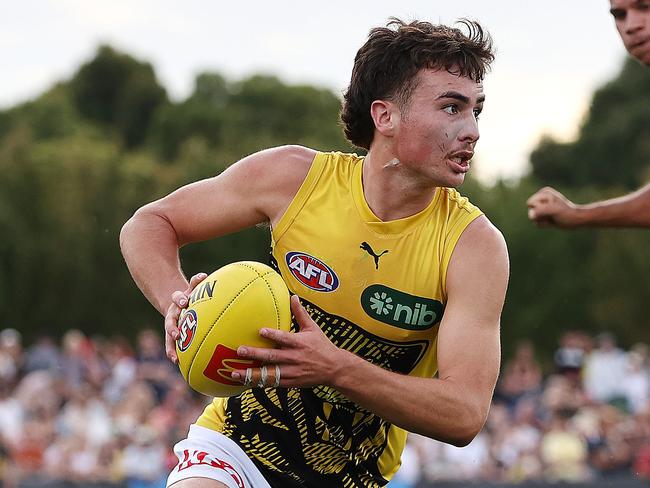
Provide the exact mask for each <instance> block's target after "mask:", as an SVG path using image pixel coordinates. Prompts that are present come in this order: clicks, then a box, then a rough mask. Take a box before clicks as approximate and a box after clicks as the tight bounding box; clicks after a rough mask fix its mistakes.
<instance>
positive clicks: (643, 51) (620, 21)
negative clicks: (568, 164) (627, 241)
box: [528, 0, 650, 228]
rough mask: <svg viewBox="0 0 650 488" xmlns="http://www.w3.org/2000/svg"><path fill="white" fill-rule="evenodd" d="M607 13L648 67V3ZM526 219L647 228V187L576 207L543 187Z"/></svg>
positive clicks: (616, 2) (620, 1)
mask: <svg viewBox="0 0 650 488" xmlns="http://www.w3.org/2000/svg"><path fill="white" fill-rule="evenodd" d="M610 6H611V8H610V12H611V14H612V16H613V17H614V22H615V23H616V28H617V29H618V33H619V34H620V36H621V39H622V40H623V44H624V45H625V49H627V50H628V52H629V53H630V54H631V55H632V56H634V57H635V58H637V59H638V60H639V61H640V62H641V63H643V64H645V65H646V66H650V0H610ZM528 217H529V218H530V219H531V220H532V221H534V222H535V223H537V224H540V225H541V226H545V225H552V226H557V227H563V228H573V227H650V184H649V185H645V186H644V187H642V188H641V189H639V190H637V191H635V192H633V193H630V194H628V195H624V196H622V197H619V198H613V199H611V200H602V201H598V202H593V203H588V204H586V205H576V204H575V203H573V202H572V201H571V200H569V199H568V198H566V197H565V196H564V195H563V194H562V193H560V192H559V191H557V190H556V189H554V188H551V187H545V188H542V189H541V190H539V191H538V192H537V193H535V194H534V195H533V196H531V197H530V198H529V199H528Z"/></svg>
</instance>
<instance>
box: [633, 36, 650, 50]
mask: <svg viewBox="0 0 650 488" xmlns="http://www.w3.org/2000/svg"><path fill="white" fill-rule="evenodd" d="M649 40H650V38H646V39H641V40H638V41H635V42H634V43H632V44H630V52H631V53H632V54H634V52H638V51H640V50H643V49H644V48H645V47H647V44H648V41H649Z"/></svg>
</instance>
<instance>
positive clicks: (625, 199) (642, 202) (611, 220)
mask: <svg viewBox="0 0 650 488" xmlns="http://www.w3.org/2000/svg"><path fill="white" fill-rule="evenodd" d="M575 212H576V217H577V221H578V224H577V225H579V226H585V227H588V226H594V227H650V185H646V186H644V187H643V188H641V189H639V190H637V191H636V192H634V193H630V194H629V195H625V196H622V197H618V198H612V199H611V200H603V201H600V202H594V203H588V204H585V205H577V207H576V210H575Z"/></svg>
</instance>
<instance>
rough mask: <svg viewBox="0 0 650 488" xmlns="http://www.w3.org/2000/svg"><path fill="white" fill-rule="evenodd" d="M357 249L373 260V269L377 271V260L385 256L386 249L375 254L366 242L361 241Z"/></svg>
mask: <svg viewBox="0 0 650 488" xmlns="http://www.w3.org/2000/svg"><path fill="white" fill-rule="evenodd" d="M359 247H360V248H361V249H363V250H364V251H366V252H367V253H368V254H370V255H371V256H372V258H373V259H374V260H375V269H379V258H380V257H382V256H383V255H384V254H387V253H388V249H386V250H385V251H382V252H381V253H379V254H377V253H376V252H375V251H373V249H372V247H370V244H368V243H367V242H366V241H363V242H362V243H361V245H360V246H359Z"/></svg>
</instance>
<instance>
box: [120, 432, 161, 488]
mask: <svg viewBox="0 0 650 488" xmlns="http://www.w3.org/2000/svg"><path fill="white" fill-rule="evenodd" d="M165 453H166V448H165V446H164V445H163V444H162V443H161V442H160V439H159V438H158V437H157V435H156V432H155V431H154V430H153V429H152V428H151V427H149V426H147V425H142V426H140V427H138V429H136V431H135V435H134V441H133V442H132V443H131V444H129V445H128V446H127V447H126V449H124V456H123V457H122V469H123V471H124V475H125V476H126V486H127V488H164V487H165V484H166V482H167V473H166V472H165V469H166V465H165V461H166V456H165Z"/></svg>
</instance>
